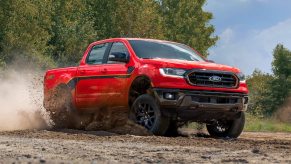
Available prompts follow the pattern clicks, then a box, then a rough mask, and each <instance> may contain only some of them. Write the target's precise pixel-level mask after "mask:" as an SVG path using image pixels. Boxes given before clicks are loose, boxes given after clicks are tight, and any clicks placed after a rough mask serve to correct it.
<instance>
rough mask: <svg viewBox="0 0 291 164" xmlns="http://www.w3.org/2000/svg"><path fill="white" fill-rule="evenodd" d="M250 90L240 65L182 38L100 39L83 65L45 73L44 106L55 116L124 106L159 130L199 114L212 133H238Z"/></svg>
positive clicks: (170, 128)
mask: <svg viewBox="0 0 291 164" xmlns="http://www.w3.org/2000/svg"><path fill="white" fill-rule="evenodd" d="M247 94H248V89H247V85H246V82H245V77H244V75H243V74H242V73H241V72H240V70H239V69H237V68H234V67H230V66H225V65H220V64H215V63H213V62H211V61H208V60H206V59H204V58H203V57H202V56H201V55H199V53H198V52H197V51H195V50H194V49H192V48H190V47H188V46H186V45H184V44H180V43H175V42H170V41H163V40H153V39H140V38H138V39H137V38H114V39H107V40H102V41H97V42H94V43H92V44H90V45H89V46H88V48H87V50H86V51H85V53H84V56H83V58H82V59H81V62H80V65H79V66H78V67H68V68H59V69H52V70H48V71H47V72H46V74H45V77H44V106H45V108H46V109H47V110H48V111H49V112H50V113H51V115H52V118H55V117H58V118H60V117H62V116H63V115H65V114H64V113H65V112H75V113H78V114H81V113H82V114H84V113H86V114H93V113H94V112H97V111H98V110H100V109H108V110H117V109H118V110H120V109H123V110H125V111H127V112H128V117H129V118H130V119H131V120H133V121H134V122H136V123H138V124H140V125H142V126H144V127H145V128H147V129H148V130H149V131H151V132H152V133H153V134H155V135H166V134H174V133H176V131H177V128H178V127H179V126H182V125H184V124H186V123H189V122H200V123H206V126H207V130H208V132H209V134H210V135H211V136H213V137H230V138H236V137H238V136H239V135H240V134H241V132H242V130H243V127H244V123H245V114H244V111H245V110H246V109H247V104H248V95H247ZM67 119H68V118H67ZM64 121H65V120H64ZM58 124H62V122H58ZM63 124H65V123H63Z"/></svg>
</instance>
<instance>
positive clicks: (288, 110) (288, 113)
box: [275, 96, 291, 123]
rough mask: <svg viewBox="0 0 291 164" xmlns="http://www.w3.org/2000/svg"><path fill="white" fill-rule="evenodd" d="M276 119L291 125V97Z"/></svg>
mask: <svg viewBox="0 0 291 164" xmlns="http://www.w3.org/2000/svg"><path fill="white" fill-rule="evenodd" d="M275 117H276V118H277V119H279V120H280V121H282V122H289V123H291V96H290V97H289V98H287V99H286V100H285V102H284V104H283V105H282V107H281V108H279V110H278V111H277V112H276V113H275Z"/></svg>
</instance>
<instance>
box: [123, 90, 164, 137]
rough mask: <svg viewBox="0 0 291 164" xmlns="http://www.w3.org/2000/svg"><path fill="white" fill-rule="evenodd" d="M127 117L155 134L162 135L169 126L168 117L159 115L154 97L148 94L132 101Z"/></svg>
mask: <svg viewBox="0 0 291 164" xmlns="http://www.w3.org/2000/svg"><path fill="white" fill-rule="evenodd" d="M129 118H130V119H131V120H133V121H134V122H135V123H137V124H139V125H141V126H143V127H145V128H146V129H148V130H149V131H150V132H152V133H153V134H155V135H164V134H165V132H166V131H167V129H168V127H169V118H167V117H163V116H162V115H161V111H160V108H159V107H158V105H157V103H156V101H155V99H154V98H153V97H152V96H150V95H148V94H143V95H141V96H139V97H138V98H137V99H136V100H135V101H134V103H133V105H132V107H131V109H130V113H129Z"/></svg>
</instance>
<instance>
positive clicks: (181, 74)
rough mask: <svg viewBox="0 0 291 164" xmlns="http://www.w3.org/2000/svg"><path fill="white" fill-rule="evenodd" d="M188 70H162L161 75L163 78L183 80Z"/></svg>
mask: <svg viewBox="0 0 291 164" xmlns="http://www.w3.org/2000/svg"><path fill="white" fill-rule="evenodd" d="M185 72H186V70H184V69H177V68H160V73H161V75H163V76H170V77H178V78H183V77H184V74H185Z"/></svg>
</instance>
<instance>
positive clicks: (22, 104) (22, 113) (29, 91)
mask: <svg viewBox="0 0 291 164" xmlns="http://www.w3.org/2000/svg"><path fill="white" fill-rule="evenodd" d="M48 120H49V119H48V115H47V114H46V113H45V110H44V109H43V107H42V73H41V72H36V71H28V70H26V71H24V70H15V69H10V70H7V71H5V72H4V73H1V75H0V130H1V131H10V130H24V129H43V128H47V127H48V123H49V121H48Z"/></svg>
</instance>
